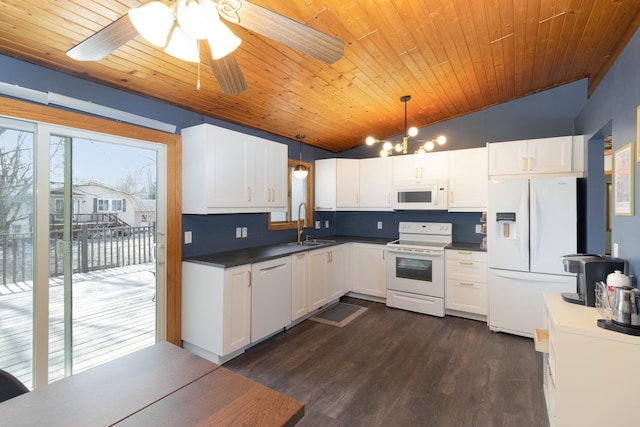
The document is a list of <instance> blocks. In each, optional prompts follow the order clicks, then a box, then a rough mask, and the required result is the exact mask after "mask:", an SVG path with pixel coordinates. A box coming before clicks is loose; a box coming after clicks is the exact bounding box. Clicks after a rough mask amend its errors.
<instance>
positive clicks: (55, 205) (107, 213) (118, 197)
mask: <svg viewBox="0 0 640 427" xmlns="http://www.w3.org/2000/svg"><path fill="white" fill-rule="evenodd" d="M50 194H51V202H50V205H49V208H50V213H51V214H52V222H55V223H57V222H60V221H62V219H63V218H62V212H63V207H64V197H63V188H62V184H60V183H52V184H51V192H50ZM72 197H73V214H74V220H73V221H74V223H118V224H120V225H129V226H133V227H138V226H147V225H152V224H153V223H155V220H156V208H155V205H156V201H155V200H147V199H140V198H139V197H136V196H134V195H132V194H129V193H127V192H125V191H121V190H118V189H116V188H112V187H109V186H108V185H105V184H101V183H99V182H87V183H81V184H74V185H73V196H72Z"/></svg>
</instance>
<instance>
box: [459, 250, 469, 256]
mask: <svg viewBox="0 0 640 427" xmlns="http://www.w3.org/2000/svg"><path fill="white" fill-rule="evenodd" d="M458 253H459V254H460V255H471V253H472V252H471V251H458Z"/></svg>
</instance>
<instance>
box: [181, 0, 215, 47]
mask: <svg viewBox="0 0 640 427" xmlns="http://www.w3.org/2000/svg"><path fill="white" fill-rule="evenodd" d="M176 19H177V21H178V24H179V25H180V27H181V28H182V31H184V33H185V34H186V35H188V36H189V37H191V38H193V39H198V40H202V39H206V38H207V37H208V36H209V33H210V27H211V25H212V23H213V22H215V21H219V20H220V19H219V17H218V10H217V9H216V8H215V6H214V5H213V4H212V3H211V2H210V1H208V0H201V1H198V0H181V1H180V2H179V3H178V11H177V13H176Z"/></svg>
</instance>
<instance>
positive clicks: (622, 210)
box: [613, 142, 635, 216]
mask: <svg viewBox="0 0 640 427" xmlns="http://www.w3.org/2000/svg"><path fill="white" fill-rule="evenodd" d="M633 159H634V157H633V143H631V142H630V143H629V144H627V145H625V146H624V147H621V148H618V149H617V150H616V151H615V153H614V155H613V185H614V188H613V194H614V204H613V208H614V214H615V215H627V216H633V215H634V206H633V205H634V203H633V202H634V200H633V195H634V192H633V184H634V178H633V171H634V169H635V162H634V160H633Z"/></svg>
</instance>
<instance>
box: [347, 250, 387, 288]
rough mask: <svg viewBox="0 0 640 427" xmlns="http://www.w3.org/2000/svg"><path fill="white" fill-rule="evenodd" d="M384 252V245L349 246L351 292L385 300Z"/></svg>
mask: <svg viewBox="0 0 640 427" xmlns="http://www.w3.org/2000/svg"><path fill="white" fill-rule="evenodd" d="M385 251H386V246H385V245H375V244H368V243H352V244H351V272H352V273H351V283H352V285H351V290H352V291H353V292H357V293H359V294H364V295H371V296H375V297H381V298H386V296H387V267H386V261H385Z"/></svg>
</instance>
